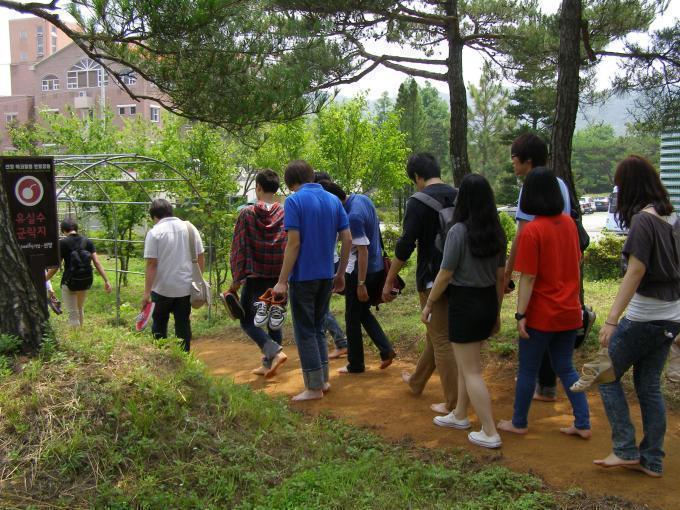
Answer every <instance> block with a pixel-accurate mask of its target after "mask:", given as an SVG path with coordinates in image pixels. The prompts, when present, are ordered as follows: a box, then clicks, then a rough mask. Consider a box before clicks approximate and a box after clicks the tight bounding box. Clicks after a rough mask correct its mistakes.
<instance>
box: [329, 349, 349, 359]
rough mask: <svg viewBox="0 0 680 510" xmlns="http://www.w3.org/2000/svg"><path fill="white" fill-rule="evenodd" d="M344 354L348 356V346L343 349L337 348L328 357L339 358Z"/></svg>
mask: <svg viewBox="0 0 680 510" xmlns="http://www.w3.org/2000/svg"><path fill="white" fill-rule="evenodd" d="M343 356H347V347H343V348H342V349H338V348H336V349H335V350H334V351H333V352H331V353H330V354H329V355H328V359H338V358H341V357H343Z"/></svg>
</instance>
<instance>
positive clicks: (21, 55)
mask: <svg viewBox="0 0 680 510" xmlns="http://www.w3.org/2000/svg"><path fill="white" fill-rule="evenodd" d="M19 60H20V61H21V62H26V61H27V60H28V53H26V52H25V51H22V52H21V53H19Z"/></svg>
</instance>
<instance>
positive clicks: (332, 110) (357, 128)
mask: <svg viewBox="0 0 680 510" xmlns="http://www.w3.org/2000/svg"><path fill="white" fill-rule="evenodd" d="M315 139H316V143H317V144H318V147H319V154H318V160H317V161H313V163H314V164H315V166H316V167H317V168H321V169H324V170H326V171H327V172H328V173H329V174H330V175H331V177H333V179H334V180H335V181H337V182H338V184H340V185H341V186H342V187H343V188H344V189H345V190H346V191H348V192H356V193H367V194H371V195H373V197H374V199H375V201H376V202H377V203H381V202H385V201H388V200H390V199H391V197H392V193H393V191H394V190H395V189H399V188H400V187H401V186H403V185H404V184H405V182H406V175H405V172H404V161H405V160H406V156H407V154H408V149H407V147H406V135H404V134H403V133H402V132H401V131H400V130H399V117H398V116H397V115H395V114H394V113H390V114H389V115H388V116H387V118H386V119H385V120H384V121H383V122H382V123H381V124H380V123H378V121H377V119H376V118H375V116H373V115H372V114H370V113H368V112H367V108H366V100H365V98H364V97H363V96H359V97H357V98H354V99H352V100H350V101H347V102H345V103H343V104H339V103H332V104H330V105H329V106H327V107H326V108H324V109H323V110H322V111H321V112H319V114H318V118H317V122H316V133H315Z"/></svg>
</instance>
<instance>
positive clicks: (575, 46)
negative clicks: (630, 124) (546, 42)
mask: <svg viewBox="0 0 680 510" xmlns="http://www.w3.org/2000/svg"><path fill="white" fill-rule="evenodd" d="M581 11H582V5H581V0H563V2H562V11H561V13H560V48H559V56H558V61H557V105H556V107H555V122H554V124H553V129H552V139H551V145H552V151H551V160H550V165H551V167H552V169H553V171H554V172H555V175H557V176H558V177H561V178H562V179H563V180H564V181H565V182H566V183H567V184H568V185H569V187H570V188H571V190H572V193H573V194H574V195H573V196H574V197H575V196H576V193H575V191H576V189H575V187H574V179H573V177H572V173H571V148H572V139H573V137H574V129H575V128H576V114H577V113H578V95H579V69H580V64H581Z"/></svg>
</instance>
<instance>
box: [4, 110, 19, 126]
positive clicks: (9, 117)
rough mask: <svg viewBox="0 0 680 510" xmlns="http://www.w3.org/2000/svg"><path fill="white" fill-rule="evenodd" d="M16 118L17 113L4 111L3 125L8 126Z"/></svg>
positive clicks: (17, 116)
mask: <svg viewBox="0 0 680 510" xmlns="http://www.w3.org/2000/svg"><path fill="white" fill-rule="evenodd" d="M18 118H19V114H18V113H17V112H12V113H5V125H6V126H9V125H10V124H13V123H15V122H16V121H17V120H18Z"/></svg>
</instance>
